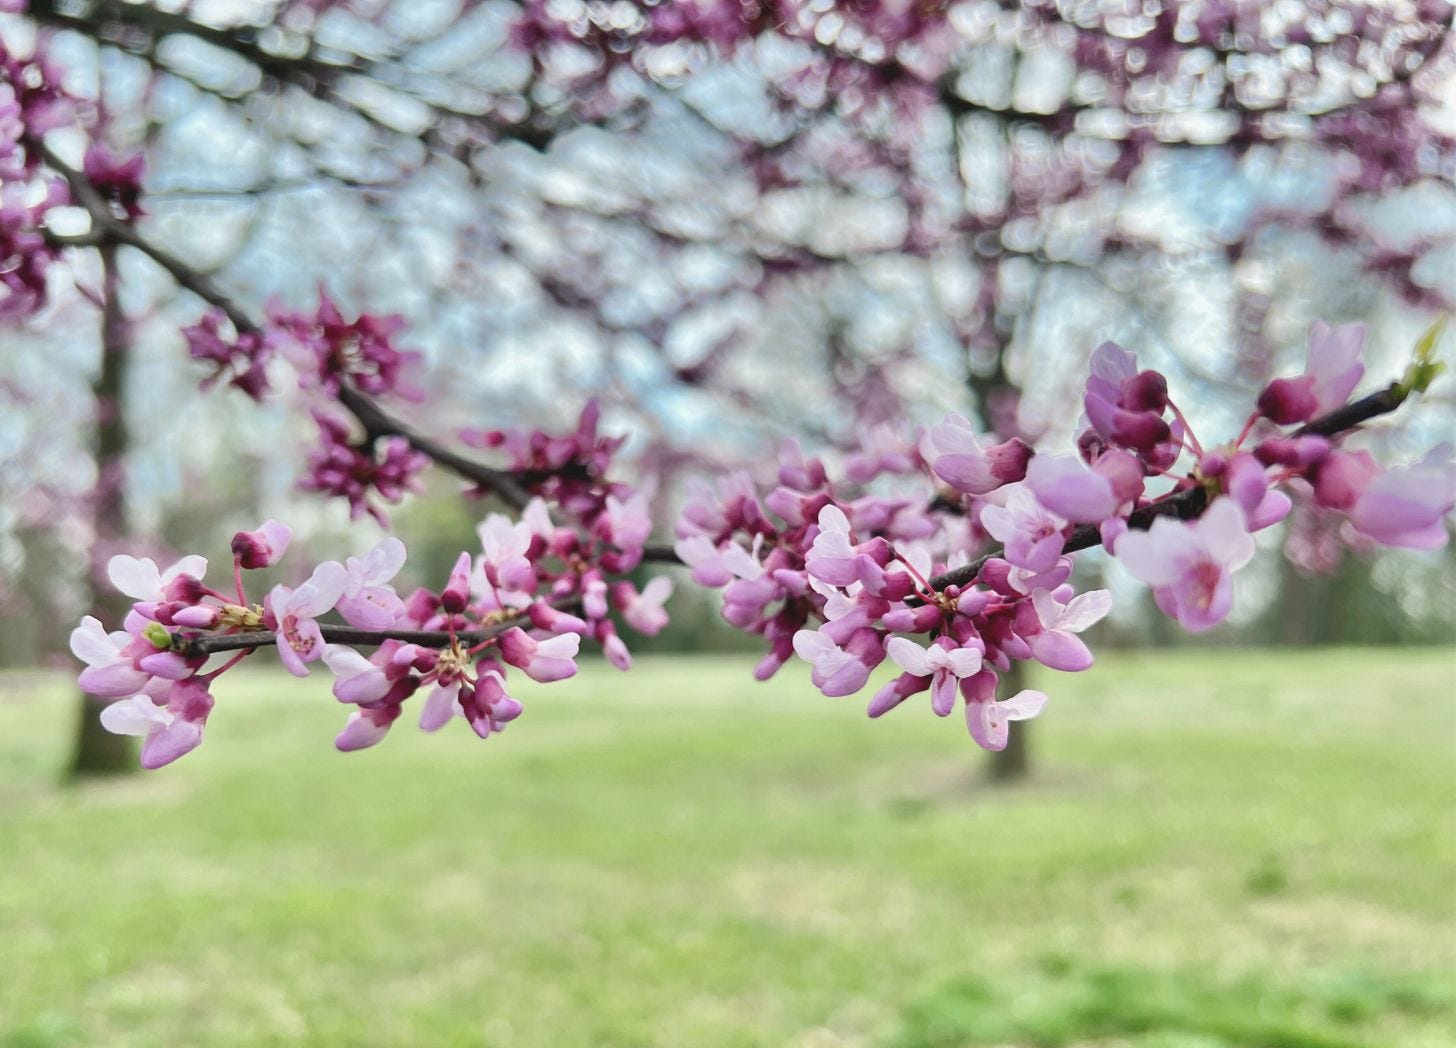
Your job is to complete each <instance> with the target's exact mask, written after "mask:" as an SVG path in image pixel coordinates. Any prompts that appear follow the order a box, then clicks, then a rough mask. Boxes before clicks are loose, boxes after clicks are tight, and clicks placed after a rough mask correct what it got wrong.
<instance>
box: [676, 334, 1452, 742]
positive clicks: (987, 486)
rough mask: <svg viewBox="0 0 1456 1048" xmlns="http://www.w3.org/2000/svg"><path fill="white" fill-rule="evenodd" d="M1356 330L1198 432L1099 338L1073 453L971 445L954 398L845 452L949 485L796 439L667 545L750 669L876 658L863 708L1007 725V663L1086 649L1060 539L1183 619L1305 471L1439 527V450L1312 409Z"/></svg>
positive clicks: (855, 675) (1074, 661)
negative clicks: (922, 710) (881, 682)
mask: <svg viewBox="0 0 1456 1048" xmlns="http://www.w3.org/2000/svg"><path fill="white" fill-rule="evenodd" d="M1362 344H1363V330H1362V329H1360V328H1359V327H1358V326H1350V327H1343V328H1330V327H1328V326H1326V325H1323V324H1320V325H1317V326H1316V327H1315V329H1314V330H1313V332H1312V333H1311V336H1310V342H1309V351H1308V362H1307V365H1306V368H1305V372H1304V373H1303V374H1302V375H1300V376H1297V377H1294V378H1288V379H1279V380H1276V381H1275V382H1273V383H1271V384H1270V386H1269V387H1268V388H1267V389H1265V390H1264V391H1263V392H1262V393H1261V395H1260V396H1259V398H1258V404H1257V407H1256V408H1255V410H1254V411H1253V412H1252V413H1251V415H1250V417H1249V420H1248V422H1247V424H1246V425H1245V426H1244V429H1243V432H1241V433H1240V434H1239V435H1238V436H1237V438H1236V439H1234V440H1232V441H1230V442H1229V443H1227V444H1224V445H1220V446H1216V447H1211V448H1209V449H1207V450H1205V448H1204V447H1203V445H1202V444H1201V443H1200V442H1199V440H1198V438H1197V436H1196V435H1195V434H1194V432H1193V430H1192V427H1191V426H1190V425H1189V424H1188V421H1187V419H1186V418H1185V416H1184V414H1183V412H1182V411H1180V410H1179V408H1178V406H1177V405H1176V404H1175V403H1174V402H1173V401H1172V400H1171V399H1170V397H1169V394H1168V383H1167V380H1166V378H1165V377H1164V376H1163V375H1161V374H1160V373H1158V372H1156V371H1151V370H1142V369H1140V368H1139V367H1138V364H1137V361H1136V359H1135V358H1134V356H1133V355H1132V354H1131V353H1129V352H1127V351H1126V350H1124V349H1123V348H1122V347H1120V346H1118V345H1116V344H1114V343H1107V344H1105V345H1103V346H1102V347H1100V348H1099V349H1098V350H1097V351H1096V353H1094V354H1093V357H1092V362H1091V374H1090V376H1089V377H1088V379H1087V383H1086V389H1085V393H1084V398H1083V405H1084V407H1085V409H1086V419H1085V426H1084V428H1083V429H1082V431H1081V432H1080V434H1079V435H1078V438H1077V441H1076V448H1077V454H1075V455H1067V456H1060V457H1059V456H1050V455H1044V454H1039V455H1033V454H1032V452H1031V450H1030V449H1029V448H1027V447H1026V446H1025V445H1024V444H1022V443H1021V442H1019V441H1014V440H1013V441H1008V442H1005V443H1001V444H994V445H993V444H989V443H988V442H987V441H985V440H983V439H982V438H979V437H978V436H977V435H976V434H975V433H974V432H973V430H972V427H971V425H970V423H969V422H967V421H966V420H965V419H964V418H960V417H958V416H951V417H949V418H947V419H946V420H945V421H944V422H943V423H941V424H940V425H938V426H935V427H933V428H932V429H931V430H929V432H927V433H923V434H921V435H919V437H918V439H916V440H914V441H903V442H902V443H901V446H899V447H892V446H887V445H885V442H884V440H883V439H882V438H881V439H880V440H879V441H878V446H877V449H876V450H875V451H874V453H873V454H863V453H862V454H856V455H855V456H853V457H851V459H850V460H849V467H850V469H849V472H850V473H851V478H852V480H854V481H856V482H859V483H866V482H870V481H874V480H875V479H876V478H877V476H879V475H881V474H887V473H895V474H901V475H905V474H907V473H908V474H909V475H911V476H914V475H916V474H918V475H919V478H920V479H921V480H922V481H927V480H929V481H934V482H939V483H941V484H943V485H948V486H949V490H947V489H946V488H940V489H939V490H936V489H935V488H933V487H931V486H930V485H927V484H923V483H922V486H921V488H920V493H919V494H918V495H917V494H910V495H908V496H907V495H900V496H896V497H885V496H882V495H858V496H855V495H854V489H847V488H846V487H845V486H844V485H836V484H831V483H830V481H829V478H828V474H827V471H826V470H825V468H824V466H823V465H822V463H820V462H818V461H817V460H808V461H805V460H804V459H803V457H802V456H801V455H798V454H797V453H796V454H793V455H791V456H788V457H786V459H785V462H784V465H783V466H782V467H781V469H780V471H779V476H778V484H777V485H776V486H775V487H773V488H772V489H771V490H769V491H768V492H767V493H766V494H762V495H761V494H760V492H759V490H758V489H757V488H756V487H755V485H754V484H753V483H752V482H751V481H750V480H749V479H748V478H747V477H745V476H732V477H729V478H726V479H725V480H723V481H722V482H720V483H719V485H718V486H717V488H716V490H710V491H705V492H703V493H700V494H699V496H698V497H696V498H695V499H693V500H692V501H690V502H689V503H688V505H687V506H686V508H685V509H684V511H683V513H682V516H681V518H680V520H679V522H678V526H677V534H678V543H677V546H676V549H677V552H678V555H679V556H680V557H681V558H682V560H683V561H684V562H685V563H686V564H688V565H690V566H691V567H692V569H693V578H694V580H695V581H697V582H698V583H700V584H702V585H706V586H712V587H722V588H723V617H724V619H726V620H727V621H728V622H729V623H731V624H732V625H734V626H736V627H738V628H740V629H744V630H746V631H748V632H751V633H755V634H759V635H761V636H763V638H764V639H765V640H766V641H767V642H768V645H769V652H768V654H767V655H766V656H765V657H764V659H763V661H761V662H760V663H759V666H758V670H757V675H758V676H759V677H760V678H766V677H768V676H770V675H771V674H773V673H774V672H776V671H777V670H778V668H779V667H780V666H782V665H783V663H784V662H785V661H787V659H788V658H789V655H790V654H791V653H797V654H798V655H799V656H800V657H801V658H803V659H804V660H805V661H807V662H809V663H810V664H811V666H812V667H813V669H812V674H811V679H812V681H813V683H814V684H815V686H816V687H818V688H819V689H820V690H821V691H823V692H824V693H825V694H826V695H848V694H852V693H854V692H857V691H859V690H860V689H861V688H863V687H864V686H865V685H866V683H867V682H868V681H869V678H870V675H871V673H872V671H873V670H875V668H876V667H878V666H879V665H880V664H881V663H882V662H884V661H885V660H886V659H887V658H888V659H889V660H890V661H891V662H893V663H894V664H895V665H896V666H897V667H899V669H900V670H901V673H900V674H899V675H898V676H897V677H895V678H894V679H893V680H891V681H890V682H889V683H888V684H886V685H885V686H884V687H882V688H881V689H879V690H878V691H877V692H876V693H875V694H874V696H873V698H872V699H871V700H870V703H869V713H870V716H872V717H878V716H880V715H881V714H883V713H885V712H886V711H888V710H889V709H891V708H893V707H894V706H896V705H899V704H900V703H901V702H903V701H905V700H906V699H907V698H909V697H910V696H912V695H915V694H918V693H920V692H923V691H928V692H929V693H930V704H931V708H932V709H933V710H934V711H935V712H936V713H937V714H940V715H941V716H945V715H948V714H949V713H951V712H952V711H953V709H954V708H955V706H956V703H957V701H958V696H957V693H959V697H960V698H961V699H963V700H964V705H965V714H966V719H967V723H968V727H969V728H970V732H971V735H972V736H973V737H974V738H975V740H976V741H977V742H978V743H979V744H981V745H982V746H984V747H987V748H989V749H999V748H1001V747H1002V746H1004V745H1005V743H1006V725H1007V722H1008V721H1011V720H1016V719H1023V718H1026V717H1030V716H1034V715H1035V714H1036V713H1038V712H1039V711H1040V709H1041V707H1042V705H1043V703H1044V701H1045V696H1043V695H1041V694H1040V693H1038V692H1024V693H1022V694H1020V695H1017V696H1014V697H1012V698H1009V699H1006V700H1005V701H1001V700H998V699H997V697H996V686H997V683H998V677H999V675H1000V674H1004V673H1005V672H1006V670H1007V669H1008V668H1009V667H1010V666H1011V664H1012V663H1013V662H1014V661H1017V660H1035V661H1037V662H1039V663H1041V664H1042V665H1044V666H1048V667H1050V668H1053V669H1058V670H1066V671H1076V670H1082V669H1086V668H1088V667H1089V666H1090V665H1091V664H1092V655H1091V653H1090V652H1089V650H1088V649H1087V647H1086V645H1085V644H1084V643H1083V642H1082V640H1081V639H1080V637H1078V636H1077V635H1078V634H1079V633H1081V632H1082V631H1083V630H1085V629H1086V628H1087V627H1089V626H1091V625H1092V624H1093V623H1095V622H1096V621H1097V620H1098V619H1100V618H1101V617H1102V616H1103V615H1104V614H1106V612H1107V611H1108V609H1109V606H1110V600H1109V597H1108V594H1107V593H1106V592H1105V591H1092V592H1086V593H1081V594H1078V593H1077V592H1076V590H1075V589H1074V587H1073V585H1072V583H1071V577H1072V561H1071V559H1070V556H1069V554H1072V553H1075V552H1077V551H1078V550H1082V549H1086V548H1089V547H1091V546H1095V545H1101V546H1104V547H1105V548H1106V549H1107V551H1108V552H1109V553H1111V554H1112V555H1113V556H1114V557H1115V558H1116V559H1117V560H1118V561H1120V562H1121V563H1122V565H1123V567H1124V568H1126V569H1127V571H1128V572H1129V573H1130V574H1132V575H1133V576H1134V577H1135V578H1137V579H1139V580H1140V581H1142V582H1144V583H1145V584H1147V585H1148V586H1149V587H1151V588H1152V592H1153V597H1154V600H1155V602H1156V603H1157V605H1158V607H1159V608H1161V609H1162V610H1163V611H1164V612H1165V613H1167V614H1168V615H1170V616H1172V617H1173V618H1176V619H1177V620H1178V622H1179V623H1180V624H1181V625H1182V626H1183V627H1184V628H1186V629H1188V630H1190V631H1194V632H1199V631H1203V630H1207V629H1210V628H1212V627H1213V626H1215V625H1217V624H1218V623H1220V622H1222V621H1223V620H1224V618H1225V617H1226V616H1227V615H1228V613H1229V611H1230V609H1231V607H1232V605H1233V575H1234V573H1235V572H1236V571H1237V570H1238V569H1239V568H1241V567H1243V566H1244V565H1245V564H1247V563H1248V561H1249V560H1250V559H1251V558H1252V557H1253V554H1254V539H1253V537H1252V536H1253V533H1254V532H1257V531H1259V530H1260V529H1262V528H1266V527H1269V526H1270V525H1272V524H1275V523H1277V522H1278V521H1280V520H1281V519H1283V518H1284V516H1285V515H1286V514H1288V512H1289V510H1290V507H1291V500H1290V497H1289V495H1288V494H1286V492H1284V491H1282V490H1279V489H1280V488H1281V487H1293V488H1298V487H1301V486H1303V487H1304V488H1306V489H1308V490H1309V491H1310V492H1311V494H1312V498H1313V500H1314V502H1315V503H1316V504H1317V505H1319V506H1320V507H1323V508H1325V509H1327V510H1339V511H1343V512H1345V513H1347V514H1348V515H1349V519H1350V522H1351V523H1352V524H1353V526H1354V527H1355V528H1356V529H1357V530H1358V531H1359V532H1360V533H1361V534H1362V535H1364V536H1366V537H1368V538H1370V539H1372V540H1374V541H1377V542H1381V543H1384V544H1385V545H1391V546H1404V547H1410V548H1417V549H1430V548H1434V547H1437V546H1440V545H1442V544H1443V543H1444V542H1445V541H1446V537H1447V532H1446V527H1445V525H1444V524H1443V518H1444V517H1445V516H1446V514H1448V513H1449V512H1451V510H1452V508H1453V505H1456V469H1453V466H1452V463H1451V449H1450V447H1449V446H1442V447H1440V448H1437V449H1435V450H1434V451H1433V452H1432V453H1431V454H1430V455H1428V456H1427V457H1426V458H1425V459H1423V460H1422V461H1421V462H1419V463H1417V464H1415V465H1413V466H1410V467H1407V468H1403V469H1392V470H1383V469H1382V468H1381V467H1380V466H1379V465H1378V464H1377V463H1376V462H1375V460H1374V459H1373V458H1372V457H1371V456H1370V454H1369V453H1368V452H1365V451H1359V450H1347V449H1345V448H1344V447H1343V441H1344V429H1345V427H1334V428H1330V429H1329V432H1328V433H1326V432H1325V431H1324V430H1325V427H1321V426H1320V425H1319V424H1318V422H1317V421H1312V420H1318V419H1320V418H1323V417H1326V416H1330V413H1331V412H1335V411H1336V410H1337V409H1339V408H1342V407H1343V406H1344V405H1345V404H1346V403H1347V401H1348V400H1349V398H1350V395H1351V393H1352V392H1353V391H1354V389H1355V387H1356V386H1357V385H1358V383H1359V381H1360V379H1361V377H1362V376H1363V374H1364V369H1363V365H1362V364H1361V363H1360V360H1359V358H1360V352H1361V348H1362ZM1430 367H1431V364H1430V362H1429V360H1425V361H1422V360H1421V359H1419V357H1418V360H1417V364H1416V365H1414V366H1413V372H1412V377H1410V378H1408V380H1407V382H1406V383H1405V384H1404V385H1402V386H1398V387H1393V388H1395V389H1399V390H1400V393H1399V395H1400V396H1401V397H1404V396H1405V395H1406V394H1408V393H1409V392H1410V391H1411V389H1414V388H1423V385H1424V382H1426V381H1429V368H1430ZM1422 368H1425V369H1427V372H1426V373H1424V374H1423V373H1421V372H1420V369H1422ZM1286 427H1299V428H1295V429H1292V430H1291V429H1288V428H1286ZM1180 464H1182V465H1181V469H1182V471H1181V472H1180ZM907 467H913V468H907ZM1150 485H1157V486H1158V488H1160V489H1161V490H1158V491H1157V492H1156V493H1154V492H1153V491H1151V490H1150ZM983 536H984V537H989V538H992V539H995V540H997V541H998V542H999V543H1000V548H999V549H998V550H997V551H995V552H994V553H993V554H992V555H989V556H986V557H983V558H981V559H980V560H979V561H977V562H976V563H975V564H974V565H972V564H970V562H969V556H968V553H967V548H968V546H969V545H970V544H971V543H972V542H973V541H974V540H975V539H976V538H978V537H983Z"/></svg>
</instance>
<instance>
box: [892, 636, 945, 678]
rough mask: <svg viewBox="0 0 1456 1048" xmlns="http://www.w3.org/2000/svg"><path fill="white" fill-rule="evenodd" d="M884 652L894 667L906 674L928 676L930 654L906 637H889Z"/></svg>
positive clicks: (930, 667)
mask: <svg viewBox="0 0 1456 1048" xmlns="http://www.w3.org/2000/svg"><path fill="white" fill-rule="evenodd" d="M885 651H886V652H888V653H889V656H890V658H891V659H893V660H894V662H895V665H897V666H899V667H900V668H901V669H902V670H904V671H905V672H906V673H910V674H914V675H915V676H917V677H927V676H929V675H930V671H931V669H932V668H933V667H932V666H931V664H930V654H929V652H927V651H926V650H925V649H924V648H922V647H921V646H920V645H919V644H916V643H915V642H914V641H913V640H910V639H908V638H906V637H891V638H890V642H889V643H888V644H886V645H885Z"/></svg>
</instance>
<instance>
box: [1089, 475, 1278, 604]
mask: <svg viewBox="0 0 1456 1048" xmlns="http://www.w3.org/2000/svg"><path fill="white" fill-rule="evenodd" d="M1253 555H1254V540H1253V538H1252V537H1251V536H1250V535H1249V532H1248V528H1247V526H1246V525H1245V523H1244V514H1243V511H1242V510H1241V509H1239V506H1238V504H1237V503H1236V502H1234V501H1233V500H1232V499H1229V498H1221V499H1217V500H1215V501H1214V503H1213V505H1211V506H1210V507H1209V508H1208V509H1207V510H1206V511H1205V512H1204V514H1203V516H1202V517H1200V518H1199V519H1198V520H1196V521H1188V522H1183V521H1177V520H1171V519H1169V518H1168V517H1159V518H1158V519H1157V520H1155V521H1153V525H1152V527H1151V528H1149V529H1148V530H1147V531H1129V532H1128V533H1127V534H1126V535H1124V536H1122V538H1121V539H1119V540H1118V543H1117V559H1118V560H1120V561H1122V563H1123V566H1124V567H1126V568H1127V570H1128V571H1129V572H1131V573H1132V575H1133V577H1134V578H1137V579H1139V580H1141V581H1142V582H1144V583H1146V584H1147V585H1149V586H1151V587H1153V598H1154V600H1156V601H1157V604H1158V607H1159V608H1161V609H1162V610H1163V611H1164V612H1165V613H1166V614H1168V615H1171V616H1172V617H1173V618H1175V619H1177V620H1178V621H1179V623H1181V624H1182V626H1183V628H1184V629H1187V630H1189V631H1191V632H1194V633H1202V632H1203V631H1205V630H1208V629H1212V628H1213V627H1214V626H1216V625H1218V624H1219V623H1220V622H1222V621H1223V620H1224V618H1225V617H1226V616H1227V615H1228V613H1229V609H1230V608H1231V607H1232V606H1233V579H1232V575H1233V573H1234V572H1235V571H1237V570H1238V569H1239V568H1241V567H1243V566H1244V565H1245V564H1247V563H1248V562H1249V560H1250V558H1252V557H1253Z"/></svg>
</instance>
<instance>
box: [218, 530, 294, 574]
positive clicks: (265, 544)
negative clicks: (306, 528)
mask: <svg viewBox="0 0 1456 1048" xmlns="http://www.w3.org/2000/svg"><path fill="white" fill-rule="evenodd" d="M292 538H293V529H292V528H290V527H289V526H288V525H287V524H280V523H278V522H277V521H276V520H269V521H265V522H264V523H263V524H262V525H260V526H259V528H258V530H257V531H240V532H238V533H237V534H236V535H234V536H233V542H232V550H233V556H234V557H237V558H238V563H239V564H241V565H242V566H243V567H245V568H248V569H254V568H270V567H272V566H273V565H274V564H277V563H278V561H279V560H281V559H282V558H283V554H284V553H285V552H287V550H288V542H289V540H290V539H292Z"/></svg>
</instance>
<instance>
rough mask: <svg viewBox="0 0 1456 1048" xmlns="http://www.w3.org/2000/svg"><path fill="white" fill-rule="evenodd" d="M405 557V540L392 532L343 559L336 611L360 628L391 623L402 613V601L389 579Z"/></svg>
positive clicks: (395, 573) (395, 572) (372, 627)
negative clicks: (364, 550)
mask: <svg viewBox="0 0 1456 1048" xmlns="http://www.w3.org/2000/svg"><path fill="white" fill-rule="evenodd" d="M404 561H405V548H404V543H403V542H401V541H400V540H399V539H397V538H395V537H394V536H393V535H391V536H389V537H388V538H384V539H381V540H380V541H379V542H378V543H376V544H375V546H374V547H373V548H372V549H371V550H369V552H368V553H366V554H364V556H362V557H350V558H349V559H348V560H347V561H345V562H344V573H345V579H344V592H343V595H342V596H341V597H340V598H339V604H338V608H339V614H340V615H342V616H344V618H345V619H346V620H347V621H348V622H350V623H351V624H353V625H355V626H358V627H359V628H360V629H366V630H382V629H385V628H387V627H389V626H393V625H394V623H395V622H396V620H398V619H399V617H400V615H402V614H403V613H404V601H402V600H400V598H399V594H398V593H396V592H395V591H394V587H393V586H391V585H389V581H390V580H391V579H393V578H394V577H395V576H396V575H398V574H399V569H400V568H402V567H404Z"/></svg>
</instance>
